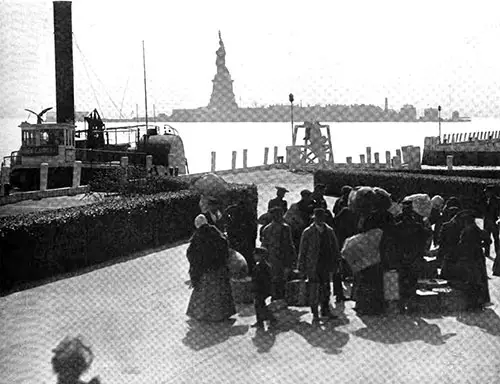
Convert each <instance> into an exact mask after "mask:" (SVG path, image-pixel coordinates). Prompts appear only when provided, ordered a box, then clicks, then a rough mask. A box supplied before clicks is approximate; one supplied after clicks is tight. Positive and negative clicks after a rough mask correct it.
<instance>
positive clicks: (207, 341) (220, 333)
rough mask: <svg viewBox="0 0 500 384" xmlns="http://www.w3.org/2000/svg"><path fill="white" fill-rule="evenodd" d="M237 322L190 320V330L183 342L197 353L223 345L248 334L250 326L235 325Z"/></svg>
mask: <svg viewBox="0 0 500 384" xmlns="http://www.w3.org/2000/svg"><path fill="white" fill-rule="evenodd" d="M235 321H236V320H232V319H231V320H228V321H223V322H218V323H210V322H203V321H197V320H188V321H187V323H188V326H189V329H188V331H187V333H186V336H185V337H184V339H182V342H183V343H184V344H185V345H187V346H188V347H189V348H191V349H194V350H195V351H200V350H202V349H205V348H209V347H212V346H214V345H217V344H220V343H223V342H225V341H227V340H228V339H229V338H231V337H234V336H242V335H244V334H246V333H247V332H248V328H249V327H248V325H234V323H235Z"/></svg>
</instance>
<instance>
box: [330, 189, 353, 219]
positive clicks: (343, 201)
mask: <svg viewBox="0 0 500 384" xmlns="http://www.w3.org/2000/svg"><path fill="white" fill-rule="evenodd" d="M351 191H352V187H351V186H349V185H344V186H343V187H342V189H341V196H340V197H339V198H338V199H337V201H336V202H335V205H334V206H333V210H332V211H333V214H334V215H335V216H337V215H338V214H339V213H340V211H341V210H342V208H346V207H347V205H348V203H349V194H350V193H351Z"/></svg>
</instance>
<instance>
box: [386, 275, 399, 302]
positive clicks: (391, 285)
mask: <svg viewBox="0 0 500 384" xmlns="http://www.w3.org/2000/svg"><path fill="white" fill-rule="evenodd" d="M384 299H385V300H387V301H391V300H399V273H398V271H396V270H394V269H393V270H390V271H387V272H384Z"/></svg>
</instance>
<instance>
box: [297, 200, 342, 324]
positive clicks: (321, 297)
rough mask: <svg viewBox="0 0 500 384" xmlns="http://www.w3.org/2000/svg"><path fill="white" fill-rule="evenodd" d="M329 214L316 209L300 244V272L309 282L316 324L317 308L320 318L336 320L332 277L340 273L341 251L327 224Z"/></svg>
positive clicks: (310, 299) (317, 317) (310, 300)
mask: <svg viewBox="0 0 500 384" xmlns="http://www.w3.org/2000/svg"><path fill="white" fill-rule="evenodd" d="M325 219H326V211H325V210H324V209H322V208H316V209H315V210H314V222H313V223H312V224H311V225H310V226H309V227H307V228H306V229H305V230H304V233H303V234H302V239H301V241H300V251H299V260H298V269H299V271H300V272H302V273H305V274H306V275H307V278H308V280H309V286H310V292H309V295H310V296H309V302H310V305H311V311H312V314H313V321H315V322H317V321H319V312H318V305H319V306H320V307H321V315H322V316H324V317H328V318H336V317H337V316H335V315H333V314H332V313H331V311H330V295H331V287H330V274H331V273H333V272H335V271H336V270H337V264H338V261H339V258H340V251H339V246H338V241H337V237H336V236H335V233H334V232H333V229H332V228H331V227H330V226H329V225H328V224H326V223H325Z"/></svg>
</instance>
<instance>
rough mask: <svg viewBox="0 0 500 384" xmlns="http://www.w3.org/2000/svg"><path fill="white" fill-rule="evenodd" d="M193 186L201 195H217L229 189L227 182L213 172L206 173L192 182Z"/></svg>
mask: <svg viewBox="0 0 500 384" xmlns="http://www.w3.org/2000/svg"><path fill="white" fill-rule="evenodd" d="M193 188H194V189H196V190H197V191H198V192H200V193H201V194H203V195H209V196H218V195H221V194H224V193H225V192H227V190H228V189H229V185H228V183H227V182H226V181H225V180H224V179H223V178H222V177H220V176H217V175H216V174H214V173H208V174H206V175H204V176H202V177H200V178H199V179H198V180H196V181H195V182H194V183H193Z"/></svg>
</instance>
